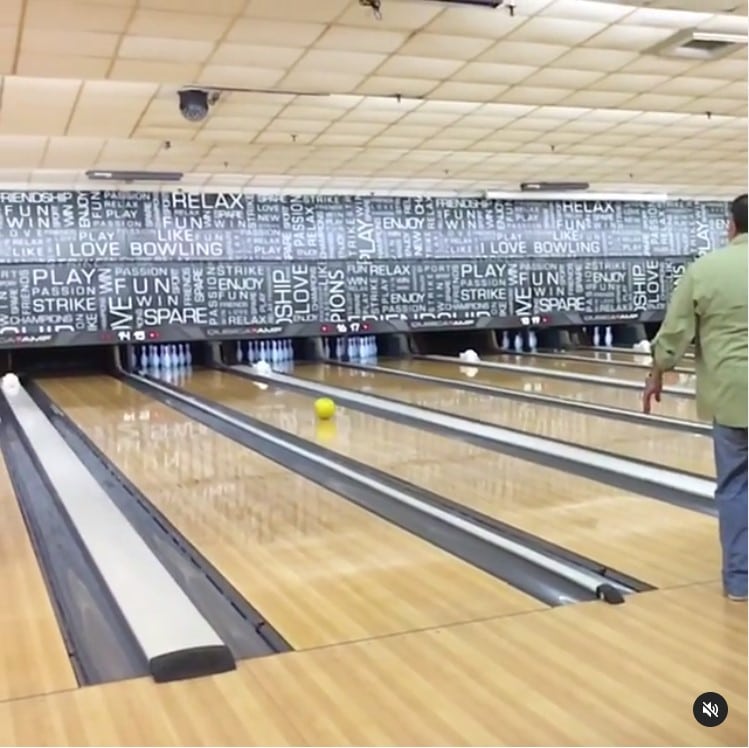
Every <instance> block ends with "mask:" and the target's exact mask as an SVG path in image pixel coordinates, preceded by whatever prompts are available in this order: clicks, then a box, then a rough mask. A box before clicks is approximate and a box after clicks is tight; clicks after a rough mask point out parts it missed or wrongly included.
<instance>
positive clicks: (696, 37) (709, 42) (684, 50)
mask: <svg viewBox="0 0 749 748" xmlns="http://www.w3.org/2000/svg"><path fill="white" fill-rule="evenodd" d="M746 43H747V38H746V36H745V35H742V34H721V33H719V32H713V31H698V30H697V29H687V30H686V31H679V32H678V33H677V34H674V35H673V36H671V37H669V38H668V39H666V40H665V41H663V42H660V43H659V44H656V45H655V46H654V47H651V48H650V49H648V50H645V53H646V54H651V55H659V56H660V57H681V58H683V59H687V60H717V59H719V58H721V57H725V56H726V55H728V54H731V52H734V51H735V50H737V49H741V48H745V47H746Z"/></svg>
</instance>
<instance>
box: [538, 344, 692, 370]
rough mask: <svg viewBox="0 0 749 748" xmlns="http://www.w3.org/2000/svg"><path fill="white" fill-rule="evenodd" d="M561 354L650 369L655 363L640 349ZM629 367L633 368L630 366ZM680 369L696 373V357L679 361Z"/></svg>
mask: <svg viewBox="0 0 749 748" xmlns="http://www.w3.org/2000/svg"><path fill="white" fill-rule="evenodd" d="M544 352H545V353H546V352H548V353H551V351H544ZM560 355H562V356H576V357H579V358H587V359H590V360H591V361H600V362H602V363H614V364H619V363H625V364H639V365H640V366H641V367H642V368H644V369H649V368H650V367H651V366H652V364H653V358H652V356H651V355H650V354H649V353H642V352H640V351H634V350H633V351H632V352H631V353H629V352H626V353H621V352H620V351H614V350H606V349H605V348H598V349H596V350H587V349H583V350H578V349H576V348H570V349H568V350H565V351H563V352H562V353H561V354H560ZM627 368H632V367H631V366H628V367H627ZM679 368H680V369H689V371H690V372H692V373H694V359H693V358H688V359H684V360H683V361H681V362H680V363H679Z"/></svg>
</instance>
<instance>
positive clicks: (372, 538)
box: [40, 377, 543, 648]
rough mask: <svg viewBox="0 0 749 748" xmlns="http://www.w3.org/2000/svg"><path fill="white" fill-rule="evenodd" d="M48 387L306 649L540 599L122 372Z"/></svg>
mask: <svg viewBox="0 0 749 748" xmlns="http://www.w3.org/2000/svg"><path fill="white" fill-rule="evenodd" d="M40 385H41V386H42V387H43V388H44V389H45V390H46V391H47V392H48V393H49V395H50V396H51V397H52V398H53V400H54V401H55V402H56V403H57V404H58V406H60V407H61V408H62V409H63V410H64V411H65V412H66V413H67V414H68V415H69V416H70V417H71V418H72V419H73V421H75V422H76V423H77V424H78V426H79V427H80V428H82V429H83V430H84V431H85V432H86V433H87V435H88V436H89V438H91V439H92V440H93V441H94V443H95V444H96V445H97V446H98V447H99V448H100V449H101V450H102V451H103V452H104V453H105V454H106V456H107V457H108V458H109V459H110V460H111V461H112V462H113V463H114V464H115V465H116V466H117V467H118V468H119V469H120V470H121V471H122V472H123V473H125V474H126V475H127V476H128V477H129V478H130V480H131V481H132V482H133V483H134V484H135V485H136V486H137V488H138V489H140V490H141V491H142V492H143V493H144V494H145V495H146V496H147V497H148V498H149V499H150V500H151V501H152V502H153V504H154V505H155V506H156V507H157V508H158V509H159V510H160V511H162V512H163V513H164V514H165V515H166V516H167V517H168V518H169V519H170V521H171V522H172V523H173V524H174V525H175V526H176V527H177V528H178V529H179V530H180V532H182V533H183V534H184V535H185V537H187V538H188V540H190V542H191V543H193V544H194V545H195V546H197V548H198V549H199V550H200V551H201V552H202V553H203V554H204V555H205V556H206V557H207V558H208V559H209V560H210V561H211V562H212V563H213V564H214V565H215V566H216V567H217V568H218V569H219V570H220V571H221V572H222V573H223V574H224V575H225V576H226V577H227V578H228V579H229V580H230V581H231V582H232V584H234V585H235V586H236V588H237V589H238V590H239V591H240V592H241V593H242V594H243V595H244V596H245V597H246V598H247V599H248V600H249V601H250V602H251V603H252V604H253V605H255V606H256V607H257V608H258V609H259V610H260V612H261V613H262V614H263V615H265V616H267V618H268V620H269V621H270V622H271V624H272V625H273V626H275V627H276V628H277V629H278V630H279V631H280V632H281V634H282V635H283V636H285V637H286V638H287V639H288V640H289V641H290V642H291V644H292V645H293V646H295V647H297V648H305V647H315V646H322V645H327V644H333V643H337V642H342V641H349V640H352V639H361V638H368V637H373V636H382V635H386V634H391V633H396V632H400V631H409V630H412V629H417V628H429V627H433V626H442V625H448V624H450V623H455V622H459V621H467V620H472V619H474V618H486V617H492V616H497V615H504V614H508V613H515V612H518V611H522V610H530V609H536V608H539V607H543V606H541V605H540V603H538V601H536V600H533V599H531V598H529V597H527V596H526V595H524V594H522V593H520V592H518V591H516V590H514V589H512V588H510V587H508V586H507V585H506V584H504V583H502V582H500V581H498V580H496V579H495V578H494V577H491V576H489V575H488V574H485V573H484V572H481V571H479V570H478V569H476V568H474V567H472V566H470V565H469V564H467V563H464V562H463V561H461V560H459V559H457V558H455V557H453V556H451V555H449V554H447V553H445V552H443V551H441V550H439V549H437V548H436V547H434V546H432V545H431V544H429V543H427V542H425V541H422V540H420V539H419V538H417V537H415V536H413V535H411V534H409V533H407V532H404V531H403V530H400V529H399V528H397V527H396V526H394V525H392V524H390V523H388V522H386V521H385V520H382V519H380V518H378V517H376V516H375V515H373V514H371V513H369V512H367V511H365V510H363V509H360V508H358V507H356V506H355V505H353V504H352V503H350V502H348V501H346V500H345V499H343V498H341V497H339V496H336V495H334V494H332V493H331V492H329V491H327V490H325V489H323V488H321V487H320V486H318V485H317V484H315V483H312V482H311V481H309V480H307V479H305V478H303V477H302V476H300V475H297V474H296V473H294V472H291V471H289V470H287V469H285V468H283V467H282V466H280V465H278V464H277V463H275V462H272V461H270V460H267V459H265V458H263V457H261V456H259V455H258V454H256V453H254V452H252V451H250V450H248V449H246V448H245V447H242V446H241V445H239V444H237V443H236V442H233V441H231V440H229V439H228V438H226V437H224V436H221V435H220V434H218V433H216V432H214V431H212V430H211V429H208V428H206V427H205V426H203V425H201V424H199V423H197V422H195V421H192V420H191V419H189V418H186V417H185V416H182V415H181V414H180V413H178V412H177V411H175V410H172V409H171V408H168V407H166V406H164V405H161V404H160V403H158V402H156V401H154V400H152V399H151V398H148V397H146V396H144V395H142V394H140V393H139V392H137V391H135V390H133V389H132V388H130V387H128V386H127V385H125V384H123V383H122V382H118V381H117V380H115V379H112V378H107V377H87V378H80V379H78V378H77V379H72V378H66V379H61V380H44V381H43V382H40ZM247 393H248V402H250V403H251V404H252V402H253V396H254V397H255V398H256V399H258V398H259V401H260V402H263V403H266V404H269V405H270V406H271V407H272V408H273V409H274V412H276V413H277V414H278V415H279V416H280V417H279V421H280V423H282V424H285V425H286V426H289V425H293V423H294V420H293V419H294V414H293V413H290V412H289V411H288V408H287V407H286V406H285V404H284V403H285V396H284V393H282V392H279V391H278V390H274V391H270V390H267V391H263V390H260V389H258V388H256V387H253V386H251V387H249V388H248V389H247ZM321 437H322V438H324V439H331V438H332V439H335V438H336V434H335V430H333V431H330V430H328V431H327V432H326V433H323V434H321Z"/></svg>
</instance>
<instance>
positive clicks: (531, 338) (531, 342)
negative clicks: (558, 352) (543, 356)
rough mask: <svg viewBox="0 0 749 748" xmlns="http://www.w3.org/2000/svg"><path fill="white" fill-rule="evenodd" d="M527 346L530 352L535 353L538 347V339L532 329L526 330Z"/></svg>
mask: <svg viewBox="0 0 749 748" xmlns="http://www.w3.org/2000/svg"><path fill="white" fill-rule="evenodd" d="M528 348H530V350H531V352H532V353H535V352H536V350H537V348H538V339H537V338H536V333H535V332H533V330H529V331H528Z"/></svg>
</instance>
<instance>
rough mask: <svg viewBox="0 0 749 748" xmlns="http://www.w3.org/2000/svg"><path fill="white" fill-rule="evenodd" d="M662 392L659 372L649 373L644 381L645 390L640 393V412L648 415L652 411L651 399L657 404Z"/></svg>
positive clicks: (661, 376)
mask: <svg viewBox="0 0 749 748" xmlns="http://www.w3.org/2000/svg"><path fill="white" fill-rule="evenodd" d="M662 390H663V374H661V372H659V371H658V372H651V373H650V374H648V378H647V379H646V380H645V390H644V391H643V393H642V412H643V413H646V414H650V411H651V409H652V403H653V398H655V401H656V402H657V403H659V402H660V401H661V391H662Z"/></svg>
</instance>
